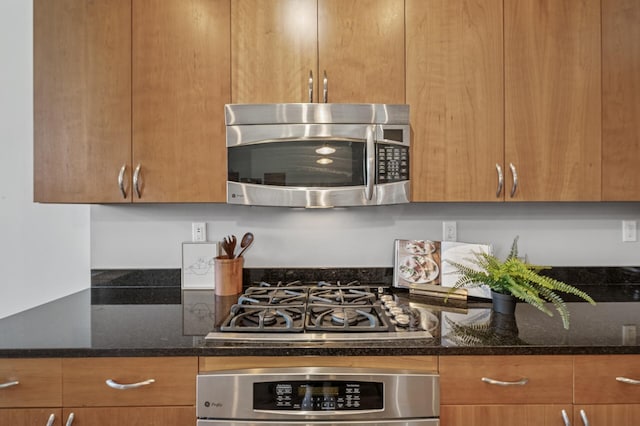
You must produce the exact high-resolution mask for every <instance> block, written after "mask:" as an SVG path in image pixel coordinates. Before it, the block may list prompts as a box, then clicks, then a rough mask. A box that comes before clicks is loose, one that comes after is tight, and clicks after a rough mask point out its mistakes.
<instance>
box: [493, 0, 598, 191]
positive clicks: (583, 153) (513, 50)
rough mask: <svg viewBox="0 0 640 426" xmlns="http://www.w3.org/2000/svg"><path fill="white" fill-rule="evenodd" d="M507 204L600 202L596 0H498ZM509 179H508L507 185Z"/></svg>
mask: <svg viewBox="0 0 640 426" xmlns="http://www.w3.org/2000/svg"><path fill="white" fill-rule="evenodd" d="M504 7H505V11H504V28H505V30H504V31H505V35H504V37H505V40H504V42H505V48H504V57H505V163H506V165H507V166H508V165H509V164H513V165H514V166H515V167H516V172H517V178H518V186H517V189H516V190H515V193H514V195H513V197H511V196H510V192H511V188H512V187H511V185H508V188H507V194H506V195H505V198H506V199H507V200H514V201H521V200H526V201H592V200H593V201H597V200H599V199H600V198H601V190H600V188H601V173H600V171H601V93H600V88H601V82H600V76H601V70H600V64H601V61H600V56H601V55H600V0H567V1H557V0H524V1H506V2H505V3H504ZM510 179H511V177H510V178H509V179H508V180H510Z"/></svg>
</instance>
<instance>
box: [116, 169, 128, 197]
mask: <svg viewBox="0 0 640 426" xmlns="http://www.w3.org/2000/svg"><path fill="white" fill-rule="evenodd" d="M126 171H127V165H126V164H123V165H122V167H121V168H120V173H118V188H120V192H121V193H122V198H124V199H126V198H127V190H126V189H125V187H124V174H125V173H126Z"/></svg>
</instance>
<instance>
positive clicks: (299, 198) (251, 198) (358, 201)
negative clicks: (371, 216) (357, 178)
mask: <svg viewBox="0 0 640 426" xmlns="http://www.w3.org/2000/svg"><path fill="white" fill-rule="evenodd" d="M409 190H410V185H409V182H408V181H404V182H394V183H386V184H383V185H376V187H375V195H376V196H375V198H374V199H373V200H367V197H366V194H365V187H363V186H353V187H342V188H331V189H325V188H286V187H277V188H274V187H269V186H266V185H254V184H250V183H238V182H227V203H229V204H245V205H258V206H282V207H308V208H313V207H317V208H323V207H327V208H328V207H335V206H371V205H384V204H402V203H408V202H409V196H410V192H409Z"/></svg>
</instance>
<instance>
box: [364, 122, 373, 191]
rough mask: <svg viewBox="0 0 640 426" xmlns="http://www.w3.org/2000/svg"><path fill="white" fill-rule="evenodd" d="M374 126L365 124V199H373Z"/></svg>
mask: <svg viewBox="0 0 640 426" xmlns="http://www.w3.org/2000/svg"><path fill="white" fill-rule="evenodd" d="M374 136H375V127H374V126H367V131H366V137H367V145H366V156H367V163H366V164H367V169H366V176H367V180H366V185H367V186H366V188H365V195H366V197H367V200H369V201H371V200H373V188H374V183H375V173H376V167H375V164H376V151H375V149H376V145H375V139H374Z"/></svg>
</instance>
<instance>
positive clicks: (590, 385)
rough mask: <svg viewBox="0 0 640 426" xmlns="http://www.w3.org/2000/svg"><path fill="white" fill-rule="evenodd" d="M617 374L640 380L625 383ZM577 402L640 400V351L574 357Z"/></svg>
mask: <svg viewBox="0 0 640 426" xmlns="http://www.w3.org/2000/svg"><path fill="white" fill-rule="evenodd" d="M617 377H620V378H628V379H632V380H635V381H636V382H637V384H629V383H624V382H622V381H619V380H616V378H617ZM575 402H576V403H578V404H598V403H604V404H609V403H615V404H627V403H631V404H640V355H592V356H591V355H589V356H586V355H585V356H577V357H575Z"/></svg>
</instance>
